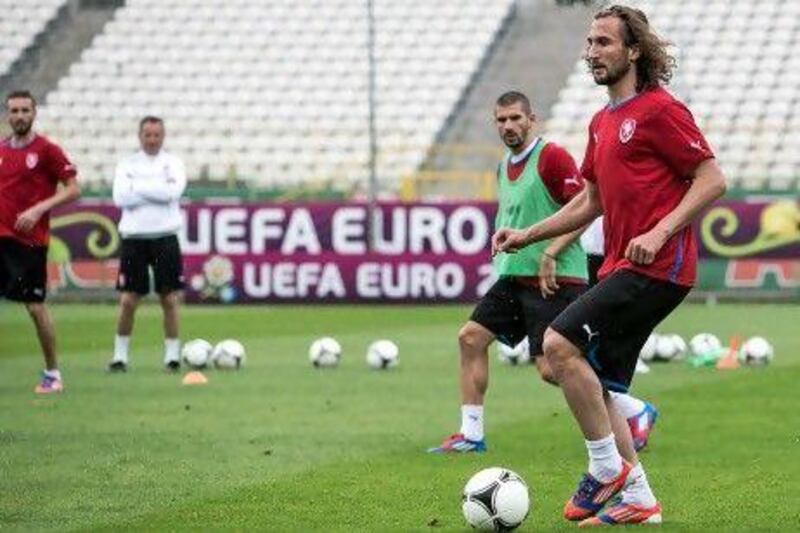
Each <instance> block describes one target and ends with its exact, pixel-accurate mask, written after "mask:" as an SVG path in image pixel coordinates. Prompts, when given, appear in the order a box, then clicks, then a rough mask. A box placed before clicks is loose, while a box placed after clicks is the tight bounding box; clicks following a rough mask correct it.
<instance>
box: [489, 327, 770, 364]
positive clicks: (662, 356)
mask: <svg viewBox="0 0 800 533" xmlns="http://www.w3.org/2000/svg"><path fill="white" fill-rule="evenodd" d="M723 350H725V348H724V347H723V346H722V342H720V340H719V338H718V337H717V336H716V335H714V334H713V333H698V334H697V335H695V336H694V337H692V338H691V340H690V341H689V344H688V345H687V344H686V341H685V340H683V337H681V336H680V335H677V334H675V333H671V334H661V333H653V334H652V335H650V337H648V339H647V342H645V343H644V346H642V350H641V352H639V357H640V358H641V359H642V360H643V361H646V362H650V361H673V360H678V359H683V358H685V357H687V356H689V355H693V356H696V357H702V356H706V355H710V354H714V353H720V352H722V351H723ZM497 356H498V358H499V359H500V361H502V362H504V363H507V364H510V365H521V364H526V363H528V362H530V353H529V346H528V338H527V337H526V338H524V339H523V340H522V342H520V343H519V344H518V345H516V346H514V347H513V348H511V347H509V346H506V345H505V344H502V343H498V347H497ZM774 356H775V350H774V348H773V347H772V345H771V344H770V343H769V341H767V340H766V339H765V338H764V337H750V338H749V339H747V340H746V341H745V342H744V344H742V346H741V348H740V349H739V353H738V357H739V361H740V362H742V363H744V364H749V365H753V366H758V365H766V364H769V362H770V361H772V358H773V357H774Z"/></svg>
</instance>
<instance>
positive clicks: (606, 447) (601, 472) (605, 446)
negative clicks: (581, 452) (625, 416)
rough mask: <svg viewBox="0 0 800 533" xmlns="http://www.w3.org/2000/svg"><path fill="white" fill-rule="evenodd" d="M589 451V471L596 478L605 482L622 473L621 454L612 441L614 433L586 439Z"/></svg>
mask: <svg viewBox="0 0 800 533" xmlns="http://www.w3.org/2000/svg"><path fill="white" fill-rule="evenodd" d="M586 449H587V450H588V451H589V473H590V474H591V475H592V476H593V477H594V478H595V479H597V480H599V481H602V482H603V483H607V482H609V481H611V480H613V479H616V477H617V476H619V475H620V473H622V456H621V455H620V454H619V451H618V450H617V444H616V442H614V434H613V433H611V434H610V435H609V436H608V437H605V438H602V439H599V440H587V441H586Z"/></svg>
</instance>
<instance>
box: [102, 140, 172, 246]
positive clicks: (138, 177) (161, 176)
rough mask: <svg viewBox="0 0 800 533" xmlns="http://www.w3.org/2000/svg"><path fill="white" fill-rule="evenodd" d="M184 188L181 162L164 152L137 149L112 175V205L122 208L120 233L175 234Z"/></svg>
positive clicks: (146, 235)
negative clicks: (154, 153) (146, 151)
mask: <svg viewBox="0 0 800 533" xmlns="http://www.w3.org/2000/svg"><path fill="white" fill-rule="evenodd" d="M185 188H186V169H185V167H184V166H183V162H182V161H181V160H180V158H178V157H176V156H174V155H172V154H169V153H167V152H165V151H164V150H161V151H160V152H159V153H158V154H157V155H154V156H152V155H148V154H146V153H145V152H144V151H142V150H139V151H138V152H136V153H135V154H132V155H130V156H128V157H126V158H124V159H122V160H121V161H120V162H119V163H118V164H117V170H116V172H115V173H114V205H116V206H117V207H119V208H120V209H122V218H121V219H120V221H119V232H120V234H121V235H122V236H123V237H145V238H146V237H157V236H162V235H169V234H174V233H177V232H178V230H180V228H181V225H182V223H183V219H182V218H181V212H180V198H181V195H182V194H183V190H184V189H185Z"/></svg>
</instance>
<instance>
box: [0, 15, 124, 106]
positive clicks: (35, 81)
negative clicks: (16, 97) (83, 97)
mask: <svg viewBox="0 0 800 533" xmlns="http://www.w3.org/2000/svg"><path fill="white" fill-rule="evenodd" d="M123 4H124V0H70V1H69V2H66V3H65V4H64V5H63V6H62V7H61V9H60V10H59V11H58V14H57V16H56V17H55V18H53V20H51V21H50V22H49V23H48V24H47V26H46V27H45V29H44V30H43V31H42V32H41V33H39V35H37V36H36V39H35V40H34V42H33V44H32V45H31V46H30V47H28V48H27V49H26V50H25V51H24V52H23V53H22V55H21V56H20V57H19V59H17V61H16V62H15V63H14V64H13V65H12V67H11V69H10V70H9V72H8V73H7V74H6V75H4V76H2V77H0V94H6V93H7V92H8V91H11V90H14V89H29V90H30V91H31V92H32V93H33V95H34V96H35V97H36V98H37V99H38V100H39V101H40V102H42V101H44V99H45V97H46V96H47V94H48V93H49V92H50V91H51V90H53V89H55V88H56V85H57V84H58V80H59V79H60V78H61V77H62V76H65V75H66V74H67V72H68V71H69V67H70V65H71V64H72V63H74V62H76V61H77V60H78V59H79V58H80V54H81V52H82V51H83V50H84V49H85V48H86V47H88V46H89V44H91V42H92V39H93V38H94V36H95V35H97V34H98V33H100V32H101V31H102V29H103V27H104V26H105V24H106V23H107V22H108V21H109V20H111V19H112V18H113V16H114V12H115V11H116V9H117V8H118V7H121V6H122V5H123Z"/></svg>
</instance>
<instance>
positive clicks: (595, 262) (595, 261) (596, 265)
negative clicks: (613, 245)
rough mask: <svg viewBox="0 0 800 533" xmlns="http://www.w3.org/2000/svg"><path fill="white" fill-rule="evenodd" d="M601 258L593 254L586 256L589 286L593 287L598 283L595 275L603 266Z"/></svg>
mask: <svg viewBox="0 0 800 533" xmlns="http://www.w3.org/2000/svg"><path fill="white" fill-rule="evenodd" d="M603 259H605V257H603V256H602V255H595V254H586V262H587V263H588V266H589V286H590V287H594V286H595V285H597V282H598V281H599V280H598V279H597V273H598V272H599V271H600V267H601V266H602V265H603Z"/></svg>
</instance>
